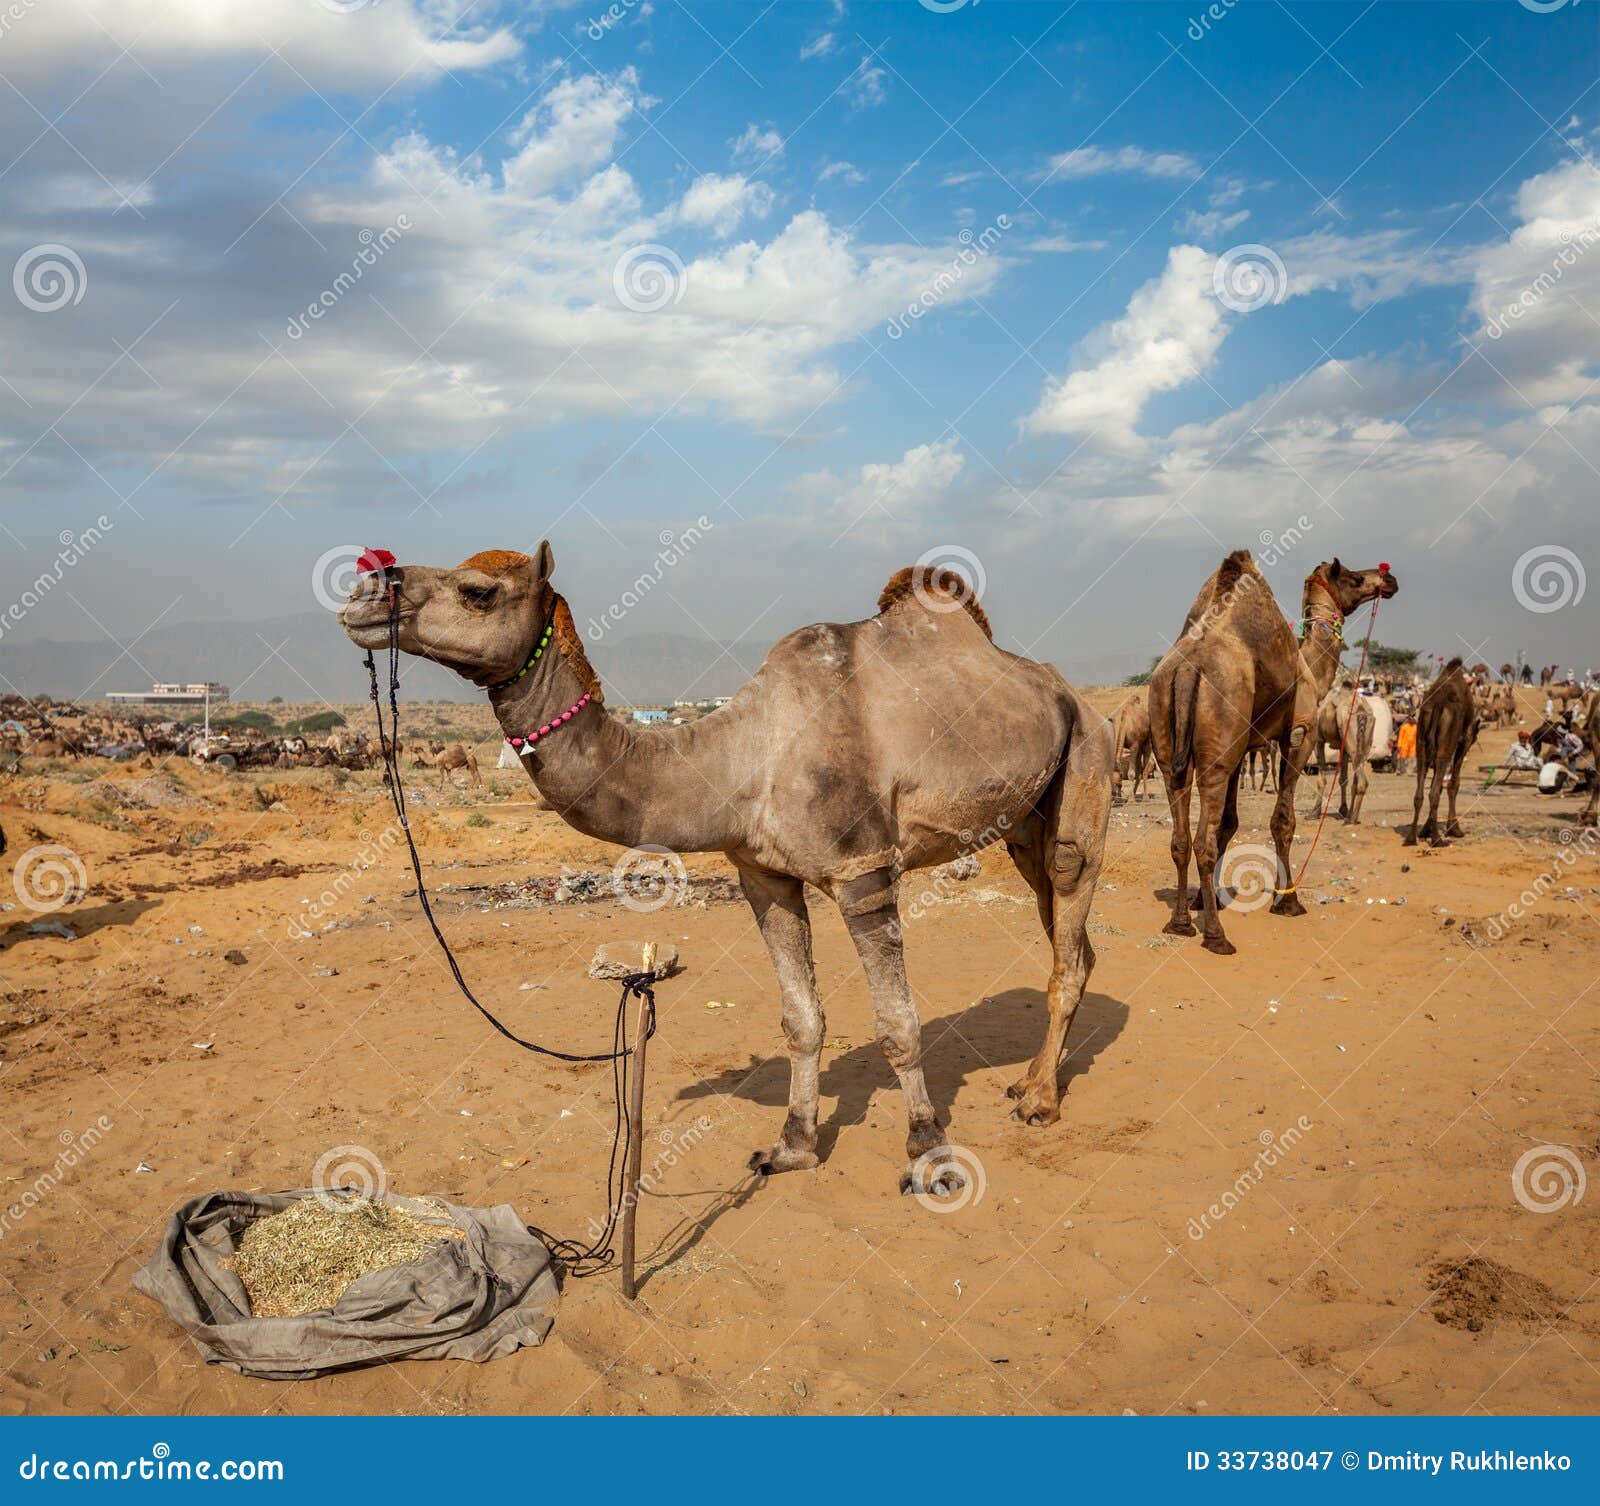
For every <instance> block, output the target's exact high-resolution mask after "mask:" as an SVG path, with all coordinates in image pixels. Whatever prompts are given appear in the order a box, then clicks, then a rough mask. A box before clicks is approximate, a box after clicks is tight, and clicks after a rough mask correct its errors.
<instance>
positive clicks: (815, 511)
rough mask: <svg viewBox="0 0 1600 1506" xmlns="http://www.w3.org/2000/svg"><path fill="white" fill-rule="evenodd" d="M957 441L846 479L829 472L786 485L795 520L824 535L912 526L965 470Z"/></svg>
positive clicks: (922, 447) (861, 470)
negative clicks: (867, 527)
mask: <svg viewBox="0 0 1600 1506" xmlns="http://www.w3.org/2000/svg"><path fill="white" fill-rule="evenodd" d="M966 463H967V459H966V456H965V455H963V454H962V453H961V450H960V449H959V447H958V441H957V440H956V439H954V438H953V437H952V438H949V439H941V440H936V441H935V442H933V443H932V444H922V445H917V446H915V447H914V448H912V449H909V450H907V451H906V452H905V454H903V455H902V456H901V457H900V458H899V459H898V460H893V461H887V462H873V463H871V464H868V465H863V466H861V467H860V468H859V469H858V470H856V471H855V472H853V473H852V474H851V475H850V476H849V477H847V478H840V477H839V476H837V475H835V474H834V472H832V471H810V472H807V473H806V474H805V475H803V476H799V477H796V478H795V480H794V481H793V482H791V483H790V485H789V488H788V490H789V495H790V498H791V499H792V501H793V502H794V503H795V504H796V511H795V513H792V514H791V516H795V515H796V514H797V515H798V516H799V517H800V518H801V519H802V520H805V521H808V522H810V523H814V524H816V525H818V526H819V527H820V528H822V529H837V530H841V531H842V530H844V529H849V528H854V527H855V526H856V525H858V524H868V525H872V531H876V532H880V533H881V532H882V531H883V530H886V529H889V528H891V527H893V526H894V525H899V524H914V523H915V522H916V521H917V520H918V519H919V518H921V517H923V516H925V515H926V514H927V513H928V512H930V511H931V510H932V509H933V507H934V506H935V505H936V504H937V503H938V501H939V500H940V499H941V498H942V497H943V495H944V493H946V492H947V491H949V489H950V488H951V487H952V486H953V485H955V482H956V480H957V478H958V477H959V476H960V475H961V473H962V471H963V470H964V469H965V468H966Z"/></svg>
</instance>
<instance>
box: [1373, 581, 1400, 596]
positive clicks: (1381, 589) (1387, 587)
mask: <svg viewBox="0 0 1600 1506" xmlns="http://www.w3.org/2000/svg"><path fill="white" fill-rule="evenodd" d="M1399 590H1400V582H1399V581H1397V580H1396V579H1395V578H1394V576H1392V575H1380V576H1379V577H1378V594H1379V595H1380V596H1381V597H1383V599H1384V600H1385V601H1388V599H1389V598H1390V597H1391V596H1394V595H1396V594H1397V593H1398V592H1399Z"/></svg>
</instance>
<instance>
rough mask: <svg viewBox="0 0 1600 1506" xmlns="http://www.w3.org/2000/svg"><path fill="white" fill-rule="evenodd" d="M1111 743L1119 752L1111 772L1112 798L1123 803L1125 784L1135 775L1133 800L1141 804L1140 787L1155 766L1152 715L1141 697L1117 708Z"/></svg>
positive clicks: (1127, 701)
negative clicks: (1151, 726) (1129, 776)
mask: <svg viewBox="0 0 1600 1506" xmlns="http://www.w3.org/2000/svg"><path fill="white" fill-rule="evenodd" d="M1111 743H1112V747H1113V748H1114V749H1115V750H1116V762H1115V764H1114V766H1113V768H1112V771H1111V798H1112V799H1113V800H1114V801H1117V802H1120V801H1121V800H1122V781H1123V780H1124V779H1125V778H1126V777H1127V775H1128V774H1130V773H1131V774H1132V775H1133V795H1132V798H1133V799H1135V800H1137V799H1138V798H1139V789H1140V786H1141V785H1143V784H1144V781H1145V776H1146V775H1147V774H1148V773H1149V772H1150V767H1151V765H1152V764H1153V763H1154V762H1155V755H1154V752H1153V750H1152V747H1151V743H1150V713H1149V712H1148V711H1146V710H1145V705H1144V702H1143V701H1142V700H1141V699H1140V698H1139V697H1138V696H1136V695H1135V696H1129V697H1128V699H1127V700H1125V701H1124V702H1123V703H1122V704H1121V705H1120V706H1119V707H1117V716H1116V720H1115V722H1113V723H1112V732H1111Z"/></svg>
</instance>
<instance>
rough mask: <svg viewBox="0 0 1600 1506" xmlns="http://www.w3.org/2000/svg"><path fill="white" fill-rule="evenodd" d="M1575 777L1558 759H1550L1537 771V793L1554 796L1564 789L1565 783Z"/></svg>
mask: <svg viewBox="0 0 1600 1506" xmlns="http://www.w3.org/2000/svg"><path fill="white" fill-rule="evenodd" d="M1573 777H1575V776H1574V775H1573V772H1572V770H1571V769H1569V768H1568V767H1567V766H1566V764H1564V763H1562V762H1561V760H1560V759H1558V758H1552V759H1551V760H1550V761H1549V762H1548V763H1546V764H1544V765H1542V766H1541V768H1540V769H1539V793H1540V794H1541V795H1556V794H1559V793H1560V792H1561V791H1562V790H1563V789H1565V788H1566V785H1567V781H1568V780H1570V779H1572V778H1573Z"/></svg>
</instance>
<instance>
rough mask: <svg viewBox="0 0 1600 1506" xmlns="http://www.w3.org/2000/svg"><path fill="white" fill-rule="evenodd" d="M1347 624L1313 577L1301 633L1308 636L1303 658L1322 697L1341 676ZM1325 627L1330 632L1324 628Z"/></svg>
mask: <svg viewBox="0 0 1600 1506" xmlns="http://www.w3.org/2000/svg"><path fill="white" fill-rule="evenodd" d="M1319 593H1320V595H1319ZM1323 598H1326V599H1323ZM1344 620H1345V615H1344V611H1343V610H1342V608H1341V607H1340V606H1339V604H1338V602H1337V601H1336V600H1334V598H1333V594H1332V592H1330V591H1329V590H1328V588H1327V586H1326V585H1324V584H1323V583H1322V582H1321V581H1320V580H1318V579H1317V577H1316V576H1312V577H1311V578H1310V579H1309V580H1308V581H1307V582H1306V588H1305V594H1304V595H1303V596H1302V597H1301V599H1300V629H1301V632H1302V633H1303V634H1304V635H1305V636H1304V637H1303V638H1302V639H1301V641H1300V658H1301V660H1302V661H1303V662H1304V664H1305V666H1306V669H1307V671H1308V672H1309V674H1310V676H1311V680H1312V683H1313V684H1314V685H1315V686H1316V690H1317V695H1318V697H1321V696H1324V695H1326V694H1327V692H1328V689H1329V687H1330V686H1331V685H1332V684H1333V681H1334V677H1335V676H1336V675H1337V674H1338V673H1339V657H1340V655H1341V654H1342V653H1343V652H1344V637H1343V627H1344ZM1324 623H1326V624H1327V627H1326V628H1324V627H1323V626H1321V624H1324Z"/></svg>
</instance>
